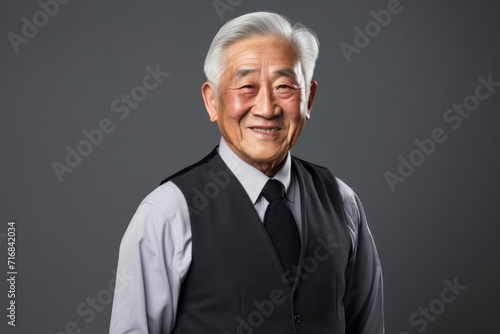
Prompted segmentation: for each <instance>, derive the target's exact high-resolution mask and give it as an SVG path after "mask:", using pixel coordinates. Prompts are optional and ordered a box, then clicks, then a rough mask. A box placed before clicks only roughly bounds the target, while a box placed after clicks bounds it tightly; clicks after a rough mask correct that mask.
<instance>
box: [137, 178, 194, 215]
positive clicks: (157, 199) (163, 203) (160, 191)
mask: <svg viewBox="0 0 500 334" xmlns="http://www.w3.org/2000/svg"><path fill="white" fill-rule="evenodd" d="M183 206H185V199H184V196H183V195H182V192H181V191H180V189H179V188H178V187H177V186H176V185H175V184H174V183H173V182H168V181H167V182H165V183H162V184H161V185H159V186H158V187H156V188H155V189H154V190H153V191H151V192H150V193H149V194H148V195H147V196H146V197H145V198H144V199H143V200H142V202H141V204H140V207H143V208H145V207H147V208H149V210H150V211H151V210H152V211H157V212H159V213H161V214H162V215H163V216H166V215H168V216H170V215H172V214H174V213H175V212H177V211H179V210H181V209H182V208H183Z"/></svg>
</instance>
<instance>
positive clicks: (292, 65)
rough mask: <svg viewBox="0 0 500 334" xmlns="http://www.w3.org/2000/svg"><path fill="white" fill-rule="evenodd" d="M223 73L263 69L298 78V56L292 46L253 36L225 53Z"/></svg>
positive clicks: (230, 47) (255, 72)
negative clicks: (224, 71) (224, 70)
mask: <svg viewBox="0 0 500 334" xmlns="http://www.w3.org/2000/svg"><path fill="white" fill-rule="evenodd" d="M225 62H226V72H228V73H226V74H228V75H229V78H235V77H236V78H238V77H242V76H246V75H250V74H262V72H263V71H268V72H273V73H276V74H279V75H283V76H287V77H293V78H295V79H297V80H300V76H302V71H301V70H300V62H299V57H298V54H297V52H296V51H295V49H294V48H293V46H292V45H291V44H290V43H289V42H287V41H284V40H282V39H278V38H276V37H268V36H265V37H262V36H259V37H253V38H249V39H245V40H242V41H238V42H235V43H233V44H232V45H231V46H229V48H228V49H227V52H226V57H225Z"/></svg>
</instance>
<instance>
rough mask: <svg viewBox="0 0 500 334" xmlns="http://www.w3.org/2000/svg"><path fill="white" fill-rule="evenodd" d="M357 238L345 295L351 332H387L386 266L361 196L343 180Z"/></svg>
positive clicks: (352, 227)
mask: <svg viewBox="0 0 500 334" xmlns="http://www.w3.org/2000/svg"><path fill="white" fill-rule="evenodd" d="M339 186H340V191H341V193H342V196H343V200H344V209H345V212H346V218H347V219H348V223H349V228H350V232H351V237H352V239H353V249H352V256H351V259H350V261H349V265H348V268H347V272H346V294H345V296H344V306H345V318H346V333H347V334H383V333H384V307H383V285H382V267H381V265H380V260H379V257H378V253H377V249H376V247H375V242H374V240H373V237H372V234H371V232H370V229H369V227H368V224H367V221H366V216H365V213H364V210H363V206H362V204H361V201H360V200H359V198H358V196H356V194H355V193H354V191H352V189H351V188H349V187H348V186H347V185H346V184H345V183H343V182H342V181H339Z"/></svg>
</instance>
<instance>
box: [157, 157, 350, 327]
mask: <svg viewBox="0 0 500 334" xmlns="http://www.w3.org/2000/svg"><path fill="white" fill-rule="evenodd" d="M292 173H295V174H296V175H297V178H298V186H299V189H300V198H301V213H302V238H301V245H302V246H301V257H300V263H299V269H298V277H297V279H296V281H295V282H294V284H292V285H293V288H292V287H291V285H290V284H289V283H290V282H288V280H287V278H286V277H287V276H286V275H285V274H284V272H283V269H282V267H281V263H280V260H279V257H278V255H277V253H276V251H275V249H274V247H273V245H272V243H271V240H270V238H269V236H268V234H267V232H266V230H265V227H264V226H263V224H262V221H261V220H260V218H259V216H258V214H257V212H256V210H255V208H254V206H253V204H252V202H251V201H250V198H249V197H248V195H247V193H246V192H245V190H244V189H243V187H242V185H241V183H239V181H238V179H237V178H236V177H235V176H234V174H233V173H232V172H231V171H230V169H229V168H228V167H227V165H226V164H225V163H224V162H223V161H222V159H221V157H220V156H219V154H218V153H217V151H216V150H214V151H212V153H210V154H209V155H208V156H207V157H205V158H204V159H202V160H201V161H200V162H198V163H197V164H195V165H192V166H190V167H188V168H186V169H184V170H182V171H180V172H179V173H177V174H175V175H173V176H172V177H170V178H167V179H165V180H164V181H163V182H162V183H164V182H167V181H172V182H173V183H174V184H175V185H177V186H178V187H179V189H180V190H181V191H182V193H183V194H184V197H185V198H186V201H187V204H188V207H189V212H190V221H191V232H192V262H191V266H190V268H189V272H188V274H187V276H186V278H185V280H184V281H183V283H182V286H181V292H180V296H179V302H178V309H177V318H176V323H175V327H174V330H173V333H174V334H236V333H238V334H251V333H253V334H282V333H283V334H285V333H286V334H291V333H297V334H299V333H304V334H321V333H325V334H336V333H339V334H340V333H344V332H345V326H346V324H345V317H344V305H343V297H344V293H345V289H346V282H345V272H346V268H347V263H348V259H349V254H350V251H351V239H350V236H349V232H348V229H347V223H346V220H345V218H344V210H343V208H342V199H341V195H340V193H339V190H338V184H337V182H336V180H335V178H334V177H333V175H332V174H331V173H330V172H329V171H328V170H327V169H325V168H323V167H319V166H315V165H312V164H310V163H307V162H305V161H302V160H299V159H297V158H295V157H292ZM292 283H293V282H292Z"/></svg>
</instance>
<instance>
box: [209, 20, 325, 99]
mask: <svg viewBox="0 0 500 334" xmlns="http://www.w3.org/2000/svg"><path fill="white" fill-rule="evenodd" d="M256 36H272V37H276V38H279V39H281V40H284V41H286V42H288V43H290V45H291V46H292V48H293V49H294V50H295V52H296V53H297V56H298V58H299V61H300V65H301V69H302V73H303V75H304V79H305V92H304V93H305V97H306V99H307V98H308V97H309V88H310V82H311V79H312V76H313V72H314V67H315V65H316V59H317V58H318V53H319V41H318V38H317V37H316V34H315V33H314V32H313V31H311V30H310V29H308V28H306V27H305V26H303V25H302V24H300V23H295V24H294V25H292V24H291V23H290V21H289V20H288V19H287V18H286V17H284V16H281V15H279V14H276V13H269V12H255V13H249V14H245V15H242V16H240V17H237V18H235V19H232V20H231V21H229V22H227V23H226V24H224V25H223V26H222V27H221V28H220V30H219V32H217V35H215V37H214V39H213V41H212V44H211V45H210V48H209V49H208V53H207V56H206V58H205V64H204V67H203V70H204V71H205V75H206V76H207V80H208V81H209V82H210V83H211V84H212V85H213V86H214V88H215V90H216V92H217V95H218V96H219V93H220V91H219V88H220V80H221V77H222V74H223V73H224V72H225V71H226V69H227V61H226V51H227V49H228V48H229V46H231V45H232V44H234V43H236V42H239V41H242V40H244V39H248V38H251V37H256ZM298 79H299V78H298Z"/></svg>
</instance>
